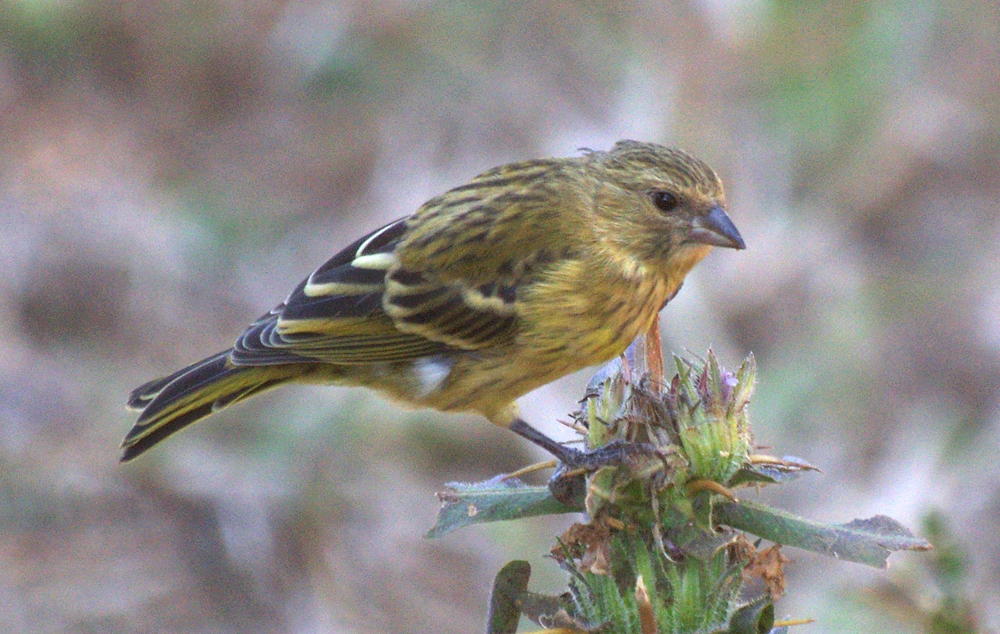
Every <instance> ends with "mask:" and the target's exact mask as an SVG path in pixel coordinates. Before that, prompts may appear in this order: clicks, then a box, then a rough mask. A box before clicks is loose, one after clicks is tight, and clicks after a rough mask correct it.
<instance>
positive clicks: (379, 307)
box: [231, 216, 518, 365]
mask: <svg viewBox="0 0 1000 634" xmlns="http://www.w3.org/2000/svg"><path fill="white" fill-rule="evenodd" d="M412 219H413V216H411V217H408V218H403V219H401V220H397V221H396V222H393V223H391V224H388V225H386V226H384V227H382V228H381V229H378V230H376V231H374V232H372V233H370V234H368V235H367V236H364V237H363V238H361V239H359V240H358V241H356V242H355V243H354V244H352V245H350V246H348V247H347V248H345V249H344V250H343V251H341V252H340V253H338V254H337V255H335V256H334V257H333V258H331V259H330V260H329V261H327V262H326V263H325V264H323V266H321V267H319V268H318V269H316V271H314V272H313V273H312V275H310V276H309V277H308V278H306V279H305V280H303V281H302V282H301V283H300V284H299V285H298V286H297V287H296V288H295V290H294V291H292V293H291V294H290V295H289V296H288V298H287V299H286V300H285V301H284V302H282V303H281V304H280V305H278V306H277V307H275V308H274V309H273V310H271V311H270V312H268V313H267V314H265V315H263V316H261V318H260V319H258V320H257V321H256V322H254V323H253V324H251V326H250V327H249V328H247V330H246V331H245V332H244V333H243V334H242V335H241V336H240V337H239V339H238V340H237V342H236V344H235V346H234V347H233V352H232V355H231V358H232V362H233V363H234V364H236V365H271V364H285V363H301V362H303V361H320V362H325V363H333V364H344V365H355V364H367V363H379V362H396V361H406V360H412V359H418V358H421V357H426V356H429V355H434V354H440V353H444V352H447V351H449V350H454V349H456V348H457V349H462V350H474V349H478V348H483V347H487V346H490V345H495V344H497V343H499V342H502V341H509V340H511V338H512V337H513V336H514V335H515V334H516V332H517V328H518V321H517V316H516V314H515V313H514V308H513V302H514V298H515V296H516V290H515V287H514V286H513V285H510V284H503V283H499V282H497V281H494V282H492V283H480V282H478V281H473V282H470V283H467V282H465V281H463V280H462V279H460V278H461V276H458V277H455V276H454V275H452V276H448V275H444V276H442V275H441V273H440V271H419V270H412V269H409V268H406V267H403V266H400V263H399V258H398V254H397V248H398V247H399V245H400V241H401V239H402V238H403V237H404V236H405V235H406V234H407V233H408V231H409V229H410V227H409V223H410V221H412ZM484 248H488V245H484Z"/></svg>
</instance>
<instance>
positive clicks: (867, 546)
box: [715, 502, 931, 568]
mask: <svg viewBox="0 0 1000 634" xmlns="http://www.w3.org/2000/svg"><path fill="white" fill-rule="evenodd" d="M715 513H716V515H715V517H716V519H717V520H718V521H719V522H720V523H721V524H725V525H727V526H732V527H733V528H737V529H739V530H742V531H746V532H748V533H753V534H754V535H757V536H758V537H763V538H764V539H767V540H770V541H772V542H774V543H776V544H783V545H787V546H794V547H796V548H802V549H803V550H811V551H813V552H816V553H820V554H822V555H826V556H828V557H835V558H837V559H843V560H845V561H853V562H855V563H859V564H865V565H867V566H874V567H876V568H885V567H886V559H888V557H889V555H890V554H891V553H893V552H894V551H897V550H929V549H930V548H931V545H930V543H928V542H927V541H926V540H924V539H921V538H919V537H914V536H913V533H911V532H910V531H908V530H907V529H906V527H904V526H903V525H902V524H900V523H899V522H897V521H896V520H894V519H892V518H890V517H886V516H885V515H876V516H875V517H872V518H869V519H865V520H854V521H852V522H848V523H847V524H821V523H819V522H814V521H812V520H807V519H804V518H801V517H797V516H795V515H792V514H791V513H786V512H785V511H780V510H777V509H773V508H769V507H767V506H764V505H762V504H756V503H753V502H738V503H733V502H723V503H719V504H717V505H716V507H715Z"/></svg>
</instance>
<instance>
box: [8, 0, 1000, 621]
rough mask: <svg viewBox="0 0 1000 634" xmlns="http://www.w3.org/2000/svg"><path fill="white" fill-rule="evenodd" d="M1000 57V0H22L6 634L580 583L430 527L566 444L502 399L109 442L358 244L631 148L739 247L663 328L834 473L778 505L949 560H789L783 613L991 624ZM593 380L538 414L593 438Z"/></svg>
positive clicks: (695, 281)
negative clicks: (683, 169) (174, 382)
mask: <svg viewBox="0 0 1000 634" xmlns="http://www.w3.org/2000/svg"><path fill="white" fill-rule="evenodd" d="M998 69H1000V5H998V4H997V3H996V2H992V1H990V0H980V1H976V0H938V1H934V0H925V1H923V2H904V1H902V0H836V1H833V0H831V1H825V2H797V1H793V0H678V1H675V0H666V1H662V0H657V1H654V0H634V1H630V2H618V1H615V2H611V1H602V0H588V1H585V2H584V1H581V2H569V1H565V0H562V1H560V0H546V1H538V2H499V1H486V0H484V1H466V2H434V1H431V0H391V1H386V2H368V1H365V0H354V1H351V0H345V1H342V2H318V1H317V2H309V1H290V2H269V1H266V0H246V1H242V2H238V1H233V0H230V1H228V2H223V1H217V0H212V1H199V2H194V1H183V2H98V1H88V0H79V1H70V0H65V1H56V0H34V1H32V0H21V1H3V2H0V250H2V253H3V255H2V256H0V632H112V633H113V632H220V633H229V632H234V633H242V632H264V633H269V632H337V633H341V632H343V633H354V632H386V633H411V632H412V633H417V632H456V633H460V632H461V633H466V632H476V631H482V629H483V627H484V625H483V624H484V620H485V614H486V609H487V601H488V596H489V587H490V584H491V582H492V578H493V575H494V574H495V573H496V571H497V570H498V569H499V568H500V567H501V566H502V565H503V564H504V563H505V562H507V561H508V560H510V559H514V558H523V559H527V560H529V561H530V562H531V563H532V565H533V567H534V576H533V579H532V587H533V589H535V590H537V591H542V592H557V591H559V590H560V588H562V587H564V584H563V582H564V580H563V578H562V573H561V572H560V571H559V570H558V569H556V567H555V565H554V564H552V563H551V562H550V561H548V560H547V559H545V558H544V557H543V555H544V553H545V552H547V550H548V548H549V547H550V546H551V544H552V542H553V537H554V536H555V535H556V534H558V533H559V532H561V531H562V530H564V529H565V528H566V527H567V526H568V525H569V524H570V523H571V522H572V521H573V519H574V518H573V517H572V516H564V517H555V518H542V519H534V520H528V521H523V522H516V523H510V524H507V525H495V526H489V527H474V528H471V529H465V530H463V531H460V532H458V533H454V534H451V535H448V536H447V537H445V538H443V539H440V540H434V541H429V540H425V539H423V538H422V535H423V534H424V533H425V532H426V531H427V530H428V529H429V528H430V527H431V525H432V524H433V521H434V516H435V513H436V510H437V502H436V500H435V497H434V492H435V491H437V490H440V489H441V487H442V486H443V484H444V483H445V482H448V481H455V480H459V481H470V480H482V479H486V478H488V477H490V476H492V475H494V474H496V473H499V472H501V471H506V470H512V469H515V468H517V467H519V466H522V465H523V464H527V463H529V462H531V461H534V460H536V459H540V458H543V456H541V455H540V454H538V453H537V452H535V451H534V450H533V449H532V448H531V447H529V446H527V443H525V442H523V441H521V440H520V439H518V438H516V437H515V436H514V435H513V434H510V433H508V432H505V431H503V430H498V429H495V428H493V427H492V426H491V425H489V424H488V423H486V422H485V421H484V420H482V419H478V418H476V417H474V416H457V415H451V416H448V415H440V414H434V413H429V412H412V411H410V412H408V411H403V410H401V409H399V408H397V407H395V406H394V405H392V404H389V403H387V402H385V401H383V400H381V399H380V398H379V397H377V396H375V395H374V394H372V393H369V392H366V391H364V390H360V389H355V390H349V389H338V388H328V389H321V388H305V387H302V388H294V387H293V388H285V389H282V390H280V391H278V392H274V393H271V394H269V395H267V396H264V397H260V398H257V399H254V400H252V401H250V402H249V403H247V404H245V405H243V406H240V407H237V408H234V409H233V410H228V411H226V412H224V413H222V414H219V415H217V416H215V417H214V418H213V419H212V420H211V422H209V423H206V424H201V425H198V426H195V427H194V428H192V429H191V430H189V431H187V432H185V433H183V434H181V435H179V436H176V437H174V438H172V439H171V440H170V441H169V442H167V443H165V444H164V445H161V446H159V447H157V448H156V449H155V450H153V451H152V452H150V453H149V454H148V455H145V456H143V457H142V459H140V460H138V461H136V462H134V463H132V464H129V465H125V466H123V465H120V464H118V462H117V460H118V449H117V447H118V443H119V441H120V439H121V437H122V435H123V434H124V433H125V431H126V430H127V429H128V428H129V426H130V425H131V424H132V422H133V420H134V415H133V414H130V413H128V412H126V411H125V409H124V402H125V399H126V396H127V394H128V392H129V391H130V389H131V388H133V387H135V386H136V385H138V384H139V383H141V382H144V381H146V380H149V379H152V378H155V377H157V376H160V375H162V374H165V373H167V372H169V371H172V370H174V369H176V368H177V367H179V366H181V365H185V364H187V363H190V362H192V361H195V360H197V359H199V358H201V357H202V356H205V355H207V354H209V353H213V352H215V351H217V350H221V349H223V348H226V347H228V346H230V345H231V343H232V342H233V340H234V338H235V336H236V335H237V334H238V333H239V332H240V331H241V330H242V328H243V327H244V326H245V325H246V324H248V323H249V322H250V321H251V320H252V319H254V318H255V317H257V316H258V315H259V314H261V313H263V312H265V311H266V310H267V309H269V308H270V307H271V306H273V305H274V304H276V303H277V302H279V301H280V300H281V299H283V297H284V296H285V294H286V293H287V292H288V291H289V290H290V289H291V288H292V286H293V285H294V284H295V283H297V282H298V281H299V280H300V279H302V278H303V277H304V276H306V275H307V274H308V273H309V272H310V271H311V270H312V269H313V268H314V267H316V266H317V265H319V264H321V263H322V262H323V261H325V260H326V259H327V258H328V257H330V256H331V255H332V254H333V253H335V252H336V251H337V250H339V248H340V247H343V246H345V245H346V244H348V243H349V242H351V241H353V240H354V239H355V238H356V237H358V236H360V235H361V234H362V233H363V232H366V231H368V230H371V229H374V228H376V227H378V226H380V225H381V224H383V223H385V222H388V221H390V220H393V219H395V218H398V217H400V216H403V215H405V214H408V213H410V212H412V211H413V210H415V209H416V207H417V206H418V205H419V204H420V203H421V202H423V201H424V200H426V199H427V198H429V197H431V196H432V195H434V194H437V193H440V192H441V191H443V190H445V189H447V188H449V187H451V186H455V185H458V184H461V183H462V182H464V181H465V180H467V179H469V178H470V177H472V176H474V175H475V174H477V173H478V172H480V171H482V170H484V169H486V168H489V167H491V166H494V165H496V164H499V163H502V162H506V161H511V160H518V159H524V158H533V157H540V156H565V155H572V154H574V153H575V152H577V150H578V148H580V147H591V148H597V149H607V148H609V147H610V146H611V144H612V143H613V142H614V141H615V140H617V139H620V138H635V139H642V140H647V141H657V142H661V143H666V144H669V145H675V146H679V147H683V148H687V149H689V150H690V151H692V152H694V153H695V154H697V155H698V156H700V157H701V158H703V159H705V160H706V161H707V162H709V163H710V164H711V165H713V166H714V167H715V168H716V169H717V170H718V171H719V173H720V174H721V176H722V177H723V179H724V182H725V183H726V186H727V192H728V195H729V201H730V214H731V216H732V218H733V220H734V221H735V223H736V224H737V225H738V226H739V228H740V230H741V231H742V233H743V236H744V237H745V239H746V242H747V245H748V249H747V251H745V252H739V253H737V252H733V251H723V250H717V251H716V252H714V253H713V254H712V255H710V256H709V257H708V258H707V260H706V261H705V262H703V263H702V264H701V265H700V266H699V267H698V268H697V269H696V270H695V272H694V273H693V274H692V275H691V276H690V277H689V279H688V282H687V284H686V285H685V288H684V290H683V292H682V293H681V294H680V295H679V296H678V297H677V298H676V299H675V300H674V301H673V302H671V304H670V306H669V307H668V308H667V310H666V311H664V314H663V326H664V329H665V345H666V346H667V348H668V349H669V350H672V351H677V352H682V353H683V352H684V351H685V350H690V351H691V352H692V353H696V354H703V353H704V352H705V350H706V349H707V348H708V346H709V345H713V346H714V348H715V350H716V351H717V352H718V353H719V355H720V357H721V359H722V360H723V363H725V364H727V365H728V366H729V367H732V368H735V367H736V366H738V365H739V363H740V362H741V360H742V359H743V357H744V356H745V355H747V354H748V353H749V352H751V351H752V352H753V353H754V354H755V355H756V358H757V362H758V364H759V366H760V373H759V387H758V391H757V393H756V397H755V399H754V402H753V404H752V405H751V416H752V420H753V422H754V430H755V433H756V438H757V442H758V443H759V444H761V445H765V446H768V447H770V449H769V451H770V452H772V453H777V454H792V455H798V456H801V457H803V458H805V459H807V460H809V461H810V462H812V463H814V464H816V465H818V466H819V467H821V468H822V469H823V472H822V473H820V474H814V475H811V476H807V477H804V478H802V479H801V480H798V481H796V482H794V483H792V484H789V485H786V486H784V487H782V488H781V490H765V491H764V492H762V494H761V497H762V498H763V499H765V500H766V501H767V502H768V503H771V504H774V505H777V506H780V507H782V508H785V509H788V510H791V511H793V512H795V513H798V514H802V515H806V516H809V517H812V518H815V519H818V520H823V521H833V522H846V521H849V520H851V519H853V518H856V517H869V516H871V515H874V514H877V513H885V514H888V515H891V516H893V517H895V518H896V519H898V520H900V521H902V522H903V523H905V524H906V525H908V526H909V527H911V528H912V529H913V530H915V531H918V532H923V533H924V534H927V535H929V536H932V537H934V538H935V540H936V541H937V542H938V545H939V549H938V550H937V551H936V553H935V554H920V553H912V554H900V555H894V556H893V557H892V559H891V564H892V566H891V568H890V569H889V570H888V571H880V570H868V569H865V568H863V567H861V566H857V565H853V564H847V563H840V562H836V561H832V560H827V559H823V558H821V557H819V556H816V555H812V554H809V553H804V552H800V551H793V550H788V551H787V553H786V554H788V555H789V556H790V557H791V558H792V560H793V562H792V564H790V565H789V566H788V568H787V572H788V575H789V591H788V595H787V596H786V597H785V598H784V599H782V600H781V601H780V602H779V604H778V612H779V614H781V615H786V614H787V615H792V616H795V617H813V618H816V619H817V622H816V623H815V624H813V625H809V626H803V627H801V628H800V629H797V630H796V631H802V632H804V633H819V632H865V631H878V632H880V634H889V633H895V632H900V633H908V632H926V631H932V630H931V628H932V627H937V626H940V624H941V623H942V622H944V623H946V624H947V623H953V624H954V627H953V628H952V629H936V630H933V631H941V632H944V631H949V632H951V631H954V632H958V631H973V630H975V629H976V628H979V629H986V628H998V627H1000V540H997V538H996V533H997V530H996V526H997V524H998V523H1000V460H998V459H997V455H998V453H1000V425H998V423H1000V420H998V419H1000V388H998V385H997V380H998V374H1000V372H998V370H1000V282H998V280H1000V258H998V257H997V244H998V242H1000V213H998V209H1000V143H998V142H1000V82H998V81H997V74H998V73H997V71H998ZM587 377H588V373H587V372H584V373H581V374H579V375H576V376H572V377H568V378H566V379H564V380H562V381H560V382H558V383H556V384H554V385H552V386H549V387H547V388H544V389H542V390H540V391H538V392H536V393H533V394H531V395H529V396H527V397H525V398H524V399H523V401H522V411H524V412H525V414H526V416H527V417H528V419H529V420H531V421H533V422H534V423H536V424H537V425H538V426H539V427H541V428H542V429H544V430H545V431H547V432H548V433H550V434H553V435H556V436H558V437H560V438H568V437H569V436H570V434H569V433H568V432H567V431H566V430H565V429H563V428H562V427H560V426H559V425H558V424H557V422H556V420H557V419H560V418H561V419H564V420H565V419H566V418H567V414H568V413H569V412H570V411H572V410H573V409H574V408H575V401H576V399H577V398H579V397H580V395H581V394H582V389H583V386H584V385H585V382H586V380H587ZM745 495H749V496H755V495H756V494H754V493H753V492H748V493H746V494H745ZM949 619H951V620H950V621H949ZM935 623H937V624H938V625H937V626H936V625H934V624H935Z"/></svg>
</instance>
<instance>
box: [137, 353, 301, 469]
mask: <svg viewBox="0 0 1000 634" xmlns="http://www.w3.org/2000/svg"><path fill="white" fill-rule="evenodd" d="M229 353H230V351H229V350H226V351H224V352H220V353H218V354H216V355H213V356H211V357H208V358H207V359H203V360H201V361H199V362H198V363H195V364H193V365H189V366H188V367H186V368H184V369H182V370H178V371H177V372H174V373H173V374H171V375H170V376H165V377H163V378H162V379H156V380H155V381H150V382H149V383H145V384H143V385H140V386H139V387H137V388H136V389H135V390H133V391H132V394H131V396H129V399H128V406H129V407H130V408H132V409H138V410H142V414H140V415H139V419H138V420H137V421H136V423H135V425H134V426H133V427H132V429H130V430H129V432H128V434H126V435H125V440H123V441H122V449H123V450H124V451H123V452H122V457H121V459H122V462H128V461H129V460H131V459H133V458H135V457H136V456H138V455H139V454H141V453H142V452H144V451H146V450H147V449H149V448H150V447H152V446H153V445H155V444H156V443H158V442H160V441H161V440H163V439H164V438H166V437H167V436H169V435H171V434H173V433H175V432H178V431H180V430H182V429H184V428H185V427H187V426H188V425H190V424H191V423H193V422H195V421H198V420H200V419H202V418H204V417H206V416H208V415H209V414H212V413H213V412H217V411H219V410H220V409H222V408H224V407H228V406H229V405H232V404H233V403H236V402H237V401H241V400H243V399H245V398H248V397H250V396H253V395H255V394H260V393H261V392H263V391H265V390H268V389H271V388H273V387H277V386H278V385H280V384H282V383H284V382H286V381H288V380H289V379H290V378H292V377H293V376H296V375H298V374H301V373H302V368H301V366H297V365H266V366H238V365H233V364H232V363H231V362H230V360H229Z"/></svg>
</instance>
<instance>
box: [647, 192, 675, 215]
mask: <svg viewBox="0 0 1000 634" xmlns="http://www.w3.org/2000/svg"><path fill="white" fill-rule="evenodd" d="M652 196H653V204H654V205H656V208H657V209H659V210H660V211H673V210H674V209H677V206H678V205H680V204H681V201H680V199H679V198H678V197H677V196H676V195H675V194H672V193H670V192H668V191H663V190H658V191H654V192H653V194H652Z"/></svg>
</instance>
